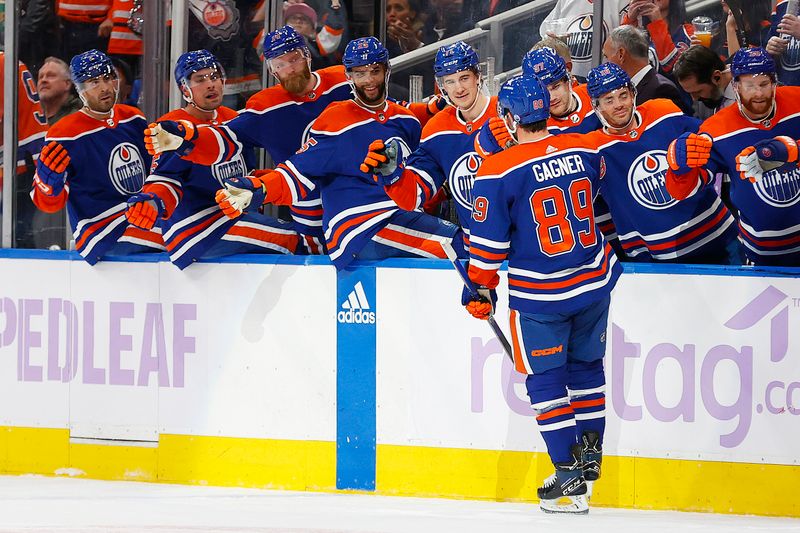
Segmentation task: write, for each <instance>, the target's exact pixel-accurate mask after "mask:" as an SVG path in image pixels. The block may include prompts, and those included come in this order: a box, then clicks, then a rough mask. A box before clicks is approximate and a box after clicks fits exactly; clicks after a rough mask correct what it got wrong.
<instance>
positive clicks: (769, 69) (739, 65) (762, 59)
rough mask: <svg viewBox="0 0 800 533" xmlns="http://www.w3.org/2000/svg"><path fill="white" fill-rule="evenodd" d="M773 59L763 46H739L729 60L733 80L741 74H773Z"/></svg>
mask: <svg viewBox="0 0 800 533" xmlns="http://www.w3.org/2000/svg"><path fill="white" fill-rule="evenodd" d="M775 72H776V71H775V60H773V59H772V57H771V56H770V55H769V54H768V53H767V51H766V50H764V49H763V48H739V50H737V51H736V53H735V54H733V58H732V60H731V74H732V75H733V79H734V80H735V79H736V78H738V77H739V76H741V75H742V74H767V75H772V76H774V75H775Z"/></svg>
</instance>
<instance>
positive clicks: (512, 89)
mask: <svg viewBox="0 0 800 533" xmlns="http://www.w3.org/2000/svg"><path fill="white" fill-rule="evenodd" d="M507 112H508V113H511V115H512V116H513V117H514V122H516V123H518V124H523V125H525V124H533V123H534V122H541V121H542V120H547V119H548V118H550V93H549V92H548V91H547V89H546V88H545V87H544V85H542V82H541V81H539V78H537V77H536V76H525V75H524V74H523V75H521V76H515V77H513V78H511V79H510V80H508V81H506V82H505V83H504V84H503V86H502V87H500V92H499V93H497V115H498V116H500V117H502V118H505V115H506V113H507Z"/></svg>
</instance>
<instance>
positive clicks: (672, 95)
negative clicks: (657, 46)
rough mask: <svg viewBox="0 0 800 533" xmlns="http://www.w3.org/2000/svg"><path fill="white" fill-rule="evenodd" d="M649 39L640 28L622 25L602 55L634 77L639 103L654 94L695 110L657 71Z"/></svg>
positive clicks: (684, 107) (605, 45)
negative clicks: (649, 58)
mask: <svg viewBox="0 0 800 533" xmlns="http://www.w3.org/2000/svg"><path fill="white" fill-rule="evenodd" d="M648 48H649V43H648V41H647V37H645V35H644V33H642V32H641V31H640V30H638V29H636V28H634V27H633V26H630V25H624V26H620V27H619V28H615V29H614V31H612V32H611V35H609V37H608V39H606V42H605V43H604V44H603V56H605V58H606V60H608V61H610V62H612V63H616V64H617V65H619V66H620V67H622V70H624V71H625V72H626V73H627V74H628V76H630V78H631V82H633V84H634V86H635V87H636V105H639V104H642V103H644V102H646V101H648V100H652V99H654V98H667V99H669V100H672V101H673V102H675V105H677V106H678V107H680V108H681V109H682V110H683V112H684V113H687V114H690V115H691V114H692V108H691V106H690V105H689V103H688V102H687V101H685V100H684V99H683V97H682V96H681V94H680V92H679V91H678V88H677V87H676V86H675V84H674V83H672V82H671V81H670V80H668V79H667V78H665V77H664V76H662V75H661V74H659V73H657V72H656V71H655V70H654V69H653V67H652V66H651V65H650V63H649V61H648V58H647V51H648Z"/></svg>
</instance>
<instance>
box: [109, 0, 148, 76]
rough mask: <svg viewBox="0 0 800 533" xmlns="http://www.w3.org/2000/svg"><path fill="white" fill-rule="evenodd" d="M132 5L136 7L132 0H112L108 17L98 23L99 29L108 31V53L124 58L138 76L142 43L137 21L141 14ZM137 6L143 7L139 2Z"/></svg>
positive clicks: (134, 74) (133, 73) (142, 48)
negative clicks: (134, 10)
mask: <svg viewBox="0 0 800 533" xmlns="http://www.w3.org/2000/svg"><path fill="white" fill-rule="evenodd" d="M134 7H137V4H136V3H135V2H134V0H113V4H112V6H111V12H110V13H109V17H108V18H107V19H106V20H105V21H104V22H103V23H102V24H101V25H100V28H101V30H100V31H101V32H103V33H104V32H108V33H109V38H108V55H109V56H110V57H112V58H115V57H119V58H120V59H122V60H124V61H125V63H126V64H127V65H128V66H129V68H130V69H131V70H132V75H133V77H135V78H138V77H139V76H140V71H141V59H142V51H143V50H144V45H143V42H142V34H141V26H140V25H139V24H137V22H138V21H140V20H142V17H143V14H142V12H141V11H139V12H133V9H134ZM138 7H139V8H140V9H143V8H144V6H143V4H141V3H139V4H138ZM134 30H136V31H134ZM137 32H138V33H137Z"/></svg>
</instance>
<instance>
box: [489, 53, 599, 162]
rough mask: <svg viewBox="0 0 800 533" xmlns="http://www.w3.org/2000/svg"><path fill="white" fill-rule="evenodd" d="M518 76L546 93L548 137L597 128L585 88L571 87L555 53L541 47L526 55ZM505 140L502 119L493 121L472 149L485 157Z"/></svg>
mask: <svg viewBox="0 0 800 533" xmlns="http://www.w3.org/2000/svg"><path fill="white" fill-rule="evenodd" d="M522 73H523V74H524V75H526V76H531V75H533V76H536V77H537V78H539V81H541V82H542V83H543V84H544V85H545V86H546V87H547V90H548V92H549V93H550V118H549V119H548V120H547V129H548V130H550V131H551V132H552V133H588V132H590V131H595V130H597V129H599V128H600V121H599V120H598V119H597V115H595V112H594V107H592V102H591V99H590V98H589V94H588V92H587V91H586V84H577V83H575V81H574V78H573V77H572V74H571V73H570V72H569V70H568V69H567V63H566V61H564V59H563V58H562V57H561V56H560V55H558V53H556V51H555V50H553V49H552V48H548V47H544V48H535V49H533V50H531V51H529V52H528V53H527V54H525V57H523V58H522ZM496 135H497V136H499V137H500V138H499V139H498V138H496ZM509 140H510V139H509V138H508V130H507V129H506V127H505V125H504V124H503V122H502V119H501V118H500V117H494V118H492V119H491V120H490V121H489V124H487V125H486V126H484V127H483V128H482V129H481V132H480V133H479V134H478V136H477V137H476V139H475V149H476V151H477V152H478V153H479V154H481V155H482V156H483V157H489V154H493V153H495V152H497V151H499V150H500V146H501V143H502V145H503V146H505V145H506V144H507V143H508V142H509Z"/></svg>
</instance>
